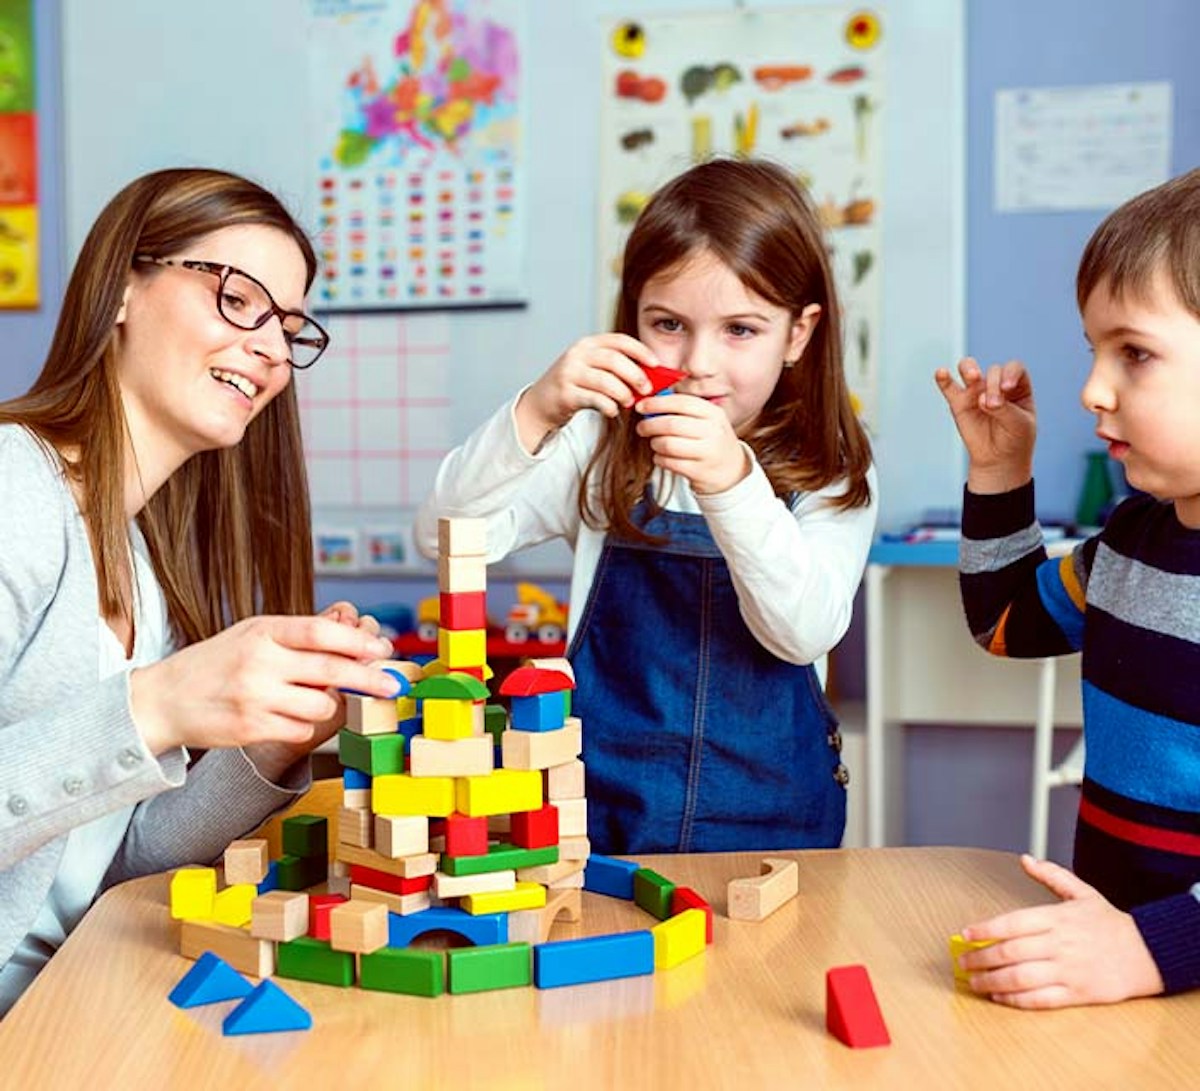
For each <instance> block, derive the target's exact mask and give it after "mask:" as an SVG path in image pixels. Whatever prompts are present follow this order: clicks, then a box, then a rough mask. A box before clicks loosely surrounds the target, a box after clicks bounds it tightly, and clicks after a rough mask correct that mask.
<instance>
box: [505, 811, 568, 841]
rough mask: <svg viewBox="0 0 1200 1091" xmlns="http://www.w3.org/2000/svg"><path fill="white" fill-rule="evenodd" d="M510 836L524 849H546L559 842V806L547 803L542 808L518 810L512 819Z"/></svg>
mask: <svg viewBox="0 0 1200 1091" xmlns="http://www.w3.org/2000/svg"><path fill="white" fill-rule="evenodd" d="M508 836H509V838H510V840H511V841H512V843H513V844H514V845H520V846H521V848H523V849H544V848H547V847H548V846H550V845H557V844H558V808H557V807H556V806H554V804H553V803H547V804H546V805H545V806H544V807H542V808H541V810H537V811H517V812H516V813H515V814H514V815H513V816H512V820H511V828H510V830H509V835H508Z"/></svg>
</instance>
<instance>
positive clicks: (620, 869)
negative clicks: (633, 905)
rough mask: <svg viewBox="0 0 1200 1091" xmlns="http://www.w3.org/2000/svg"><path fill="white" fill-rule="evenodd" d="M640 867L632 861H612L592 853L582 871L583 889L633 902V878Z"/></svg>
mask: <svg viewBox="0 0 1200 1091" xmlns="http://www.w3.org/2000/svg"><path fill="white" fill-rule="evenodd" d="M640 867H641V864H635V863H634V862H633V861H632V860H614V859H613V858H612V857H611V856H601V855H600V854H599V853H595V852H593V853H592V854H591V856H589V857H588V862H587V867H585V868H584V869H583V889H584V890H590V891H592V892H593V893H596V894H607V895H608V896H609V897H610V898H625V899H626V900H627V901H633V876H634V874H635V872H637V870H638V869H639V868H640Z"/></svg>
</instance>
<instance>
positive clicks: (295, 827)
mask: <svg viewBox="0 0 1200 1091" xmlns="http://www.w3.org/2000/svg"><path fill="white" fill-rule="evenodd" d="M283 851H284V853H286V854H287V855H289V856H320V857H321V858H322V859H327V858H328V856H329V820H328V819H327V818H324V817H322V816H321V815H318V814H294V815H292V817H291V818H285V819H284V820H283Z"/></svg>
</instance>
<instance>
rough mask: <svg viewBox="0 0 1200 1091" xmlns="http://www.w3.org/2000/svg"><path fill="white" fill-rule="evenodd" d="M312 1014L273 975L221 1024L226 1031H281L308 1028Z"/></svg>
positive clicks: (262, 1032)
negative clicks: (285, 990) (289, 994)
mask: <svg viewBox="0 0 1200 1091" xmlns="http://www.w3.org/2000/svg"><path fill="white" fill-rule="evenodd" d="M311 1026H312V1016H311V1015H309V1014H308V1012H307V1011H305V1010H304V1008H302V1007H301V1006H300V1005H299V1004H297V1003H296V1001H295V1000H293V999H292V998H291V997H290V996H288V994H287V993H285V992H284V991H283V990H282V989H281V988H280V987H279V986H278V985H276V984H275V982H274V981H272V980H271V979H270V978H267V980H266V981H264V982H262V984H260V985H259V986H258V987H257V988H256V989H255V990H254V991H253V992H252V993H250V995H249V996H247V997H246V999H245V1000H243V1001H242V1002H241V1003H240V1004H239V1005H238V1006H237V1007H236V1008H234V1009H233V1011H231V1012H230V1013H229V1014H228V1015H227V1016H225V1020H224V1022H222V1023H221V1031H222V1033H224V1034H268V1033H270V1032H272V1031H277V1030H308V1028H309V1027H311Z"/></svg>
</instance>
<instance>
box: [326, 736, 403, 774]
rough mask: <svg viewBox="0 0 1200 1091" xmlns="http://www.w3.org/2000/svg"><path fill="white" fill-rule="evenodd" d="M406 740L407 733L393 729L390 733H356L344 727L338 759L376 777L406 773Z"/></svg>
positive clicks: (340, 738) (339, 743)
mask: <svg viewBox="0 0 1200 1091" xmlns="http://www.w3.org/2000/svg"><path fill="white" fill-rule="evenodd" d="M404 742H405V739H404V736H403V735H401V734H399V733H398V732H396V731H395V730H394V729H393V732H392V734H390V735H357V734H355V733H354V732H353V731H348V730H347V729H346V728H344V727H343V728H342V729H341V731H339V732H338V760H339V761H340V762H341V763H342V764H343V765H348V766H349V767H350V768H351V769H357V770H358V771H359V772H360V773H367V774H368V775H370V776H372V777H376V778H378V777H379V776H381V775H382V774H385V773H403V772H404Z"/></svg>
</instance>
